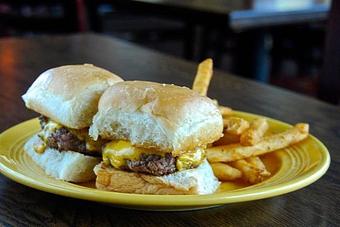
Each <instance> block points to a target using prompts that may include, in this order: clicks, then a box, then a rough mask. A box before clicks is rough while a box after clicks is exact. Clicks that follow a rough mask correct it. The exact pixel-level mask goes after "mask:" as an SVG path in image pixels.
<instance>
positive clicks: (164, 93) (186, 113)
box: [90, 81, 223, 194]
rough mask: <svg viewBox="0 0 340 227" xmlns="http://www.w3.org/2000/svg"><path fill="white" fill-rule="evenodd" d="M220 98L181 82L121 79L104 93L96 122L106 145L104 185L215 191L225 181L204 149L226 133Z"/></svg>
mask: <svg viewBox="0 0 340 227" xmlns="http://www.w3.org/2000/svg"><path fill="white" fill-rule="evenodd" d="M222 131H223V120H222V116H221V114H220V112H219V110H218V109H217V107H216V106H215V104H214V102H213V101H212V100H211V99H209V98H207V97H203V96H201V95H199V94H198V93H196V92H194V91H192V90H190V89H188V88H185V87H179V86H175V85H167V84H158V83H153V82H144V81H126V82H119V83H116V84H115V85H113V86H111V87H110V88H108V89H107V90H106V91H105V92H104V94H103V95H102V97H101V98H100V101H99V105H98V112H97V114H96V115H95V117H94V118H93V124H92V125H91V127H90V136H92V137H93V139H94V140H98V139H101V140H105V141H108V142H107V143H106V144H105V145H104V146H103V153H102V156H103V161H102V162H101V163H100V164H98V165H97V166H96V167H95V168H94V171H95V173H96V175H97V179H96V187H97V188H98V189H102V190H108V191H115V192H125V193H141V194H210V193H213V192H214V191H215V190H216V189H217V188H218V186H219V182H218V180H217V179H216V177H215V176H214V174H213V172H212V169H211V167H210V165H209V163H208V162H207V160H206V158H205V151H204V149H205V148H206V147H207V145H208V144H211V143H213V142H214V141H216V140H218V139H219V138H220V137H221V136H222Z"/></svg>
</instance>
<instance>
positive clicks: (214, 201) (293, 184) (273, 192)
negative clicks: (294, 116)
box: [0, 111, 331, 207]
mask: <svg viewBox="0 0 340 227" xmlns="http://www.w3.org/2000/svg"><path fill="white" fill-rule="evenodd" d="M235 113H236V114H241V115H247V116H250V117H256V116H261V115H257V114H251V113H246V112H241V111H235ZM266 118H267V119H269V120H270V121H273V122H275V123H278V124H281V125H284V126H287V127H291V125H290V124H287V123H284V122H282V121H279V120H276V119H272V118H268V117H266ZM33 120H35V119H30V120H27V121H24V122H21V123H20V124H18V125H15V126H13V127H11V128H9V129H7V130H5V131H3V132H2V133H1V134H0V139H1V137H3V134H6V132H8V131H10V130H11V129H13V128H14V127H19V126H20V125H22V124H25V123H28V122H30V121H33ZM310 137H311V139H313V140H314V142H316V143H317V145H318V146H319V147H320V149H319V152H320V153H322V154H323V155H322V157H323V159H322V160H321V161H320V163H319V164H318V165H317V166H316V167H315V168H314V169H313V170H311V171H309V172H307V173H305V174H302V175H300V176H298V177H296V178H294V179H293V180H290V181H287V182H284V183H279V184H277V185H271V186H265V187H261V188H256V187H252V188H249V191H248V190H247V188H242V190H241V191H238V190H234V191H230V192H218V193H216V194H209V195H145V194H132V193H119V192H108V191H101V190H98V189H94V188H88V187H85V186H80V185H76V184H72V183H69V184H70V185H69V186H68V185H62V186H57V185H51V184H48V183H41V182H39V181H38V180H36V179H33V178H31V177H28V176H26V175H24V174H21V173H19V172H16V171H14V170H13V169H12V168H10V167H8V166H6V165H5V164H4V163H2V162H0V172H1V173H2V174H3V175H5V176H6V177H8V178H10V179H12V180H14V181H15V182H18V183H21V184H23V185H26V186H28V187H31V188H34V189H38V190H41V191H45V192H49V193H52V194H57V195H62V196H66V197H71V198H77V199H83V200H89V201H95V202H102V203H111V204H116V205H126V206H157V207H170V206H176V207H189V206H209V205H220V204H226V203H236V202H245V201H252V200H258V199H264V198H269V197H274V196H278V195H283V194H286V193H289V192H292V191H295V190H298V189H301V188H303V187H305V186H307V185H310V184H312V183H313V182H315V181H316V180H318V179H319V178H320V177H321V176H322V175H324V174H325V173H326V171H327V169H328V168H329V165H330V161H331V158H330V155H329V152H328V150H327V148H326V146H325V145H324V144H323V143H322V142H321V141H320V140H318V139H317V138H316V137H314V136H312V135H310Z"/></svg>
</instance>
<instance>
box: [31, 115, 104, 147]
mask: <svg viewBox="0 0 340 227" xmlns="http://www.w3.org/2000/svg"><path fill="white" fill-rule="evenodd" d="M62 127H64V126H63V125H61V124H59V123H57V122H54V121H52V120H48V122H47V123H46V125H45V127H44V129H43V130H42V131H41V132H39V133H38V136H39V137H40V139H41V140H42V141H41V143H39V144H36V145H34V150H35V151H36V152H37V153H44V151H45V149H46V147H47V138H48V137H49V136H50V135H51V134H52V133H54V132H55V131H57V130H58V129H60V128H62ZM65 128H66V127H65ZM67 129H68V130H69V131H70V132H71V133H72V134H73V135H75V136H76V137H77V138H78V139H79V140H81V141H84V140H85V143H86V150H88V151H101V149H102V145H103V141H102V140H101V139H98V140H97V141H94V140H93V139H92V138H91V137H90V136H89V134H88V129H87V128H84V129H79V130H78V129H71V128H67Z"/></svg>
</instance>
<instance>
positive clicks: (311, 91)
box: [0, 0, 340, 104]
mask: <svg viewBox="0 0 340 227" xmlns="http://www.w3.org/2000/svg"><path fill="white" fill-rule="evenodd" d="M339 25H340V3H339V1H333V2H332V1H330V0H0V38H6V37H22V36H36V35H41V34H50V35H58V34H68V33H81V32H96V33H101V34H105V35H108V36H112V37H116V38H119V39H123V40H127V41H129V42H134V43H137V44H139V45H142V46H145V47H147V48H151V49H154V50H157V51H160V52H163V53H166V54H170V55H173V56H175V57H178V58H183V59H187V60H191V61H195V62H199V61H201V60H203V59H205V58H207V57H211V58H213V59H214V66H215V68H216V69H220V70H223V71H226V72H230V73H233V74H235V75H237V76H240V77H246V78H250V79H252V80H256V81H259V82H262V83H268V84H272V85H275V86H279V87H283V88H286V89H290V90H293V91H295V92H298V93H302V94H305V95H308V96H313V97H316V98H319V99H322V100H325V101H327V102H330V103H333V104H339V96H340V95H339V93H340V79H339V78H340V69H339V67H340V44H338V42H337V37H338V38H340V28H339ZM339 43H340V42H339ZM1 54H2V53H1V52H0V55H1ZM1 59H3V58H1Z"/></svg>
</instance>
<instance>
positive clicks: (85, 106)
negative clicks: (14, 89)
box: [22, 64, 123, 129]
mask: <svg viewBox="0 0 340 227" xmlns="http://www.w3.org/2000/svg"><path fill="white" fill-rule="evenodd" d="M120 81H123V80H122V79H121V78H120V77H119V76H117V75H115V74H112V73H111V72H109V71H107V70H105V69H102V68H99V67H96V66H93V65H90V64H84V65H66V66H61V67H57V68H52V69H49V70H47V71H45V72H43V73H42V74H41V75H40V76H39V77H38V78H37V79H36V80H35V81H34V83H33V84H32V85H31V87H30V88H29V89H28V91H27V92H26V94H24V95H23V96H22V98H23V100H24V102H25V104H26V107H27V108H29V109H32V110H34V111H36V112H38V113H40V114H42V115H44V116H47V117H49V118H51V119H52V120H54V121H56V122H58V123H60V124H62V125H65V126H67V127H69V128H75V129H81V128H85V127H89V126H90V124H91V122H92V117H93V115H94V114H95V113H96V112H97V106H98V100H99V98H100V96H101V95H102V93H103V92H104V91H105V89H107V88H108V87H109V86H111V85H113V84H115V83H117V82H120Z"/></svg>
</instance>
